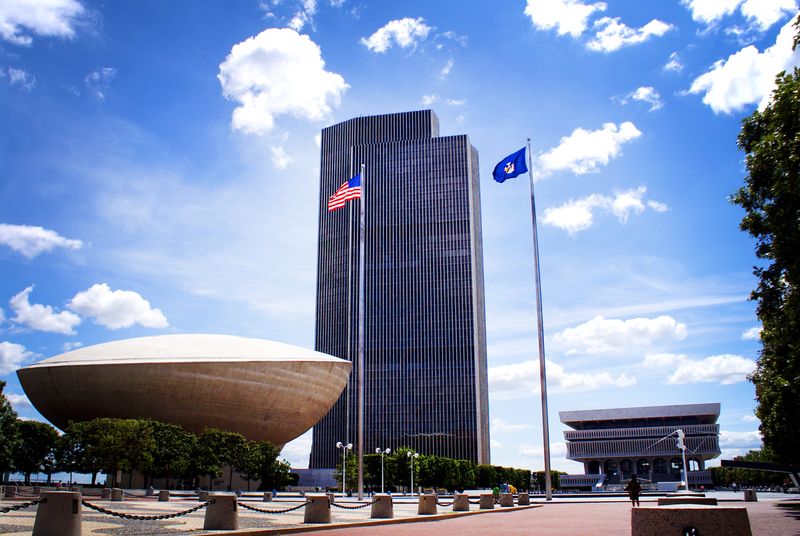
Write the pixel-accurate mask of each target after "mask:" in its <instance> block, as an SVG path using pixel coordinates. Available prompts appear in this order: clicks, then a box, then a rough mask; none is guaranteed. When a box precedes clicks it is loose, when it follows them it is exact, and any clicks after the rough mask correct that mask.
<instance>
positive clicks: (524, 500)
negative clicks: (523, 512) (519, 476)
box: [517, 493, 531, 506]
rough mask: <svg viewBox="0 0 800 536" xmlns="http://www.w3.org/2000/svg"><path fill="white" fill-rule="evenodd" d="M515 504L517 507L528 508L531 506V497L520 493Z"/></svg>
mask: <svg viewBox="0 0 800 536" xmlns="http://www.w3.org/2000/svg"><path fill="white" fill-rule="evenodd" d="M517 504H518V505H519V506H528V505H530V504H531V496H530V495H528V494H527V493H520V494H519V495H517Z"/></svg>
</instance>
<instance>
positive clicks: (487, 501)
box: [478, 493, 494, 510]
mask: <svg viewBox="0 0 800 536" xmlns="http://www.w3.org/2000/svg"><path fill="white" fill-rule="evenodd" d="M478 508H479V509H480V510H494V495H493V494H491V493H481V502H480V504H479V505H478Z"/></svg>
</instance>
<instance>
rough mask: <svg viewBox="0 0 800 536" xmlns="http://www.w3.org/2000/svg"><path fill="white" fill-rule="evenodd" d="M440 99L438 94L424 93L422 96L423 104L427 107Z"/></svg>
mask: <svg viewBox="0 0 800 536" xmlns="http://www.w3.org/2000/svg"><path fill="white" fill-rule="evenodd" d="M438 100H439V96H438V95H423V96H422V105H423V106H425V107H426V108H427V107H428V106H430V105H431V104H433V103H434V102H436V101H438Z"/></svg>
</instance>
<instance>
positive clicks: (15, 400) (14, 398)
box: [0, 350, 33, 408]
mask: <svg viewBox="0 0 800 536" xmlns="http://www.w3.org/2000/svg"><path fill="white" fill-rule="evenodd" d="M0 352H2V350H0ZM6 398H7V399H8V401H9V402H10V403H11V405H12V406H14V407H15V408H32V407H33V404H31V401H30V400H29V399H28V397H27V396H25V395H17V394H14V393H8V394H6Z"/></svg>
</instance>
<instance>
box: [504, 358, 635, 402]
mask: <svg viewBox="0 0 800 536" xmlns="http://www.w3.org/2000/svg"><path fill="white" fill-rule="evenodd" d="M635 383H636V378H633V377H631V376H628V375H627V374H619V375H617V376H612V375H611V374H610V373H609V372H599V371H592V372H591V373H580V372H567V371H566V370H565V369H564V367H562V366H561V365H559V364H558V363H555V362H553V361H550V360H548V361H547V385H548V387H549V388H553V389H555V390H560V391H564V392H574V391H593V390H596V389H601V388H604V387H628V386H631V385H634V384H635ZM489 388H490V391H491V392H492V393H502V392H506V393H509V392H513V393H517V394H520V395H525V394H530V393H533V392H537V391H538V389H539V362H538V361H533V360H531V361H523V362H522V363H514V364H511V365H499V366H497V367H490V368H489Z"/></svg>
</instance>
